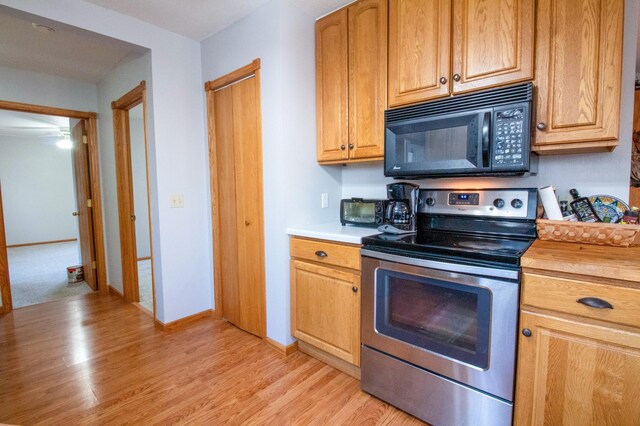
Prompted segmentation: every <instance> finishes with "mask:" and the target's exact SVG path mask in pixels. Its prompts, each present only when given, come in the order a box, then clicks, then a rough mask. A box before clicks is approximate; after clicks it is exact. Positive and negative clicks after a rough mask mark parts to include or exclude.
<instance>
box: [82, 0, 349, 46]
mask: <svg viewBox="0 0 640 426" xmlns="http://www.w3.org/2000/svg"><path fill="white" fill-rule="evenodd" d="M84 1H86V2H87V3H93V4H95V5H98V6H101V7H104V8H105V9H111V10H113V11H116V12H119V13H122V14H124V15H129V16H132V17H134V18H137V19H139V20H141V21H145V22H148V23H150V24H153V25H155V26H157V27H160V28H164V29H166V30H169V31H172V32H174V33H178V34H182V35H184V36H186V37H189V38H192V39H194V40H196V41H202V40H204V39H206V38H207V37H210V36H212V35H213V34H215V33H217V32H219V31H221V30H223V29H224V28H226V27H228V26H229V25H231V24H233V23H234V22H236V21H238V20H240V19H242V18H244V17H245V16H247V15H249V14H251V13H252V12H254V11H255V10H257V9H258V8H260V7H261V6H263V5H265V4H266V3H268V2H269V1H270V0H182V1H176V0H136V1H131V0H84ZM289 1H290V2H291V3H293V4H295V5H296V6H298V7H299V8H301V9H302V10H304V11H305V12H307V13H308V14H309V15H311V16H313V17H314V18H315V17H319V16H322V15H324V14H326V13H328V12H331V11H332V10H334V9H337V8H338V7H340V6H344V5H345V4H347V3H351V1H353V0H289Z"/></svg>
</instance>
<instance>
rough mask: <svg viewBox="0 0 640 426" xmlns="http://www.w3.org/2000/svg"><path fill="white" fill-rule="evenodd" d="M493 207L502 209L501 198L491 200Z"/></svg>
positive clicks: (502, 201) (502, 202)
mask: <svg viewBox="0 0 640 426" xmlns="http://www.w3.org/2000/svg"><path fill="white" fill-rule="evenodd" d="M493 205H494V206H496V207H497V208H499V209H501V208H503V207H504V200H503V199H502V198H496V199H495V200H493Z"/></svg>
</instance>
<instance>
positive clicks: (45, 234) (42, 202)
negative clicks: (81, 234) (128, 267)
mask: <svg viewBox="0 0 640 426" xmlns="http://www.w3.org/2000/svg"><path fill="white" fill-rule="evenodd" d="M58 140H59V138H27V137H9V136H0V182H2V202H3V208H4V223H5V230H6V237H7V245H14V244H29V243H41V242H47V241H58V240H67V239H72V238H77V236H78V235H77V234H78V219H77V218H76V217H74V216H72V215H71V213H72V212H73V211H75V208H76V201H75V192H74V182H73V166H72V160H71V150H64V149H60V148H58V147H57V146H56V145H55V144H56V142H57V141H58Z"/></svg>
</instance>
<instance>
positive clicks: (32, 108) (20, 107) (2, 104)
mask: <svg viewBox="0 0 640 426" xmlns="http://www.w3.org/2000/svg"><path fill="white" fill-rule="evenodd" d="M0 109H6V110H10V111H20V112H29V113H32V114H43V115H55V116H58V117H68V118H78V119H80V120H88V119H89V118H97V117H98V114H97V113H95V112H85V111H76V110H73V109H64V108H55V107H48V106H41V105H32V104H24V103H22V102H11V101H2V100H0Z"/></svg>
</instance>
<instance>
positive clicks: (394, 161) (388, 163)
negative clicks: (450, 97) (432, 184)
mask: <svg viewBox="0 0 640 426" xmlns="http://www.w3.org/2000/svg"><path fill="white" fill-rule="evenodd" d="M492 112H493V110H492V109H483V110H476V111H466V112H460V113H453V114H446V115H440V116H434V117H421V118H411V119H408V120H404V121H399V122H393V123H386V125H385V154H384V174H385V176H393V177H411V176H443V175H465V174H482V173H487V172H490V171H491V164H490V161H489V160H490V159H489V157H490V150H491V147H490V137H491V118H492V115H493V114H492Z"/></svg>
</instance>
